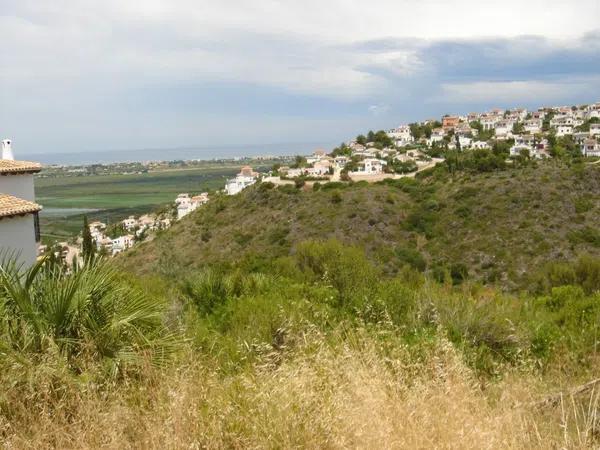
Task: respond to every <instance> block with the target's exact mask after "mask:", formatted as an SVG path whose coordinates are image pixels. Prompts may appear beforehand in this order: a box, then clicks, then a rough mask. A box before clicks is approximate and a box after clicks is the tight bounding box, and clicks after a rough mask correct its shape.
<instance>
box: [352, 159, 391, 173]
mask: <svg viewBox="0 0 600 450" xmlns="http://www.w3.org/2000/svg"><path fill="white" fill-rule="evenodd" d="M358 164H359V165H358V170H357V171H355V172H350V174H351V175H378V174H380V173H383V166H386V165H387V162H386V161H383V160H381V159H377V158H365V159H363V160H362V161H360V162H359V163H358Z"/></svg>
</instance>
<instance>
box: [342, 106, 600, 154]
mask: <svg viewBox="0 0 600 450" xmlns="http://www.w3.org/2000/svg"><path fill="white" fill-rule="evenodd" d="M417 125H419V126H428V125H429V126H430V127H432V128H431V132H430V134H429V135H428V136H419V138H418V139H417V138H415V136H414V135H413V133H412V131H411V127H410V126H409V125H401V126H399V127H398V128H395V129H392V130H389V131H388V132H387V135H388V136H389V137H390V138H391V139H393V140H394V143H395V146H396V147H397V148H402V147H406V146H409V145H414V144H421V145H423V146H427V147H428V148H432V147H436V146H438V147H439V146H442V145H443V146H444V147H445V148H447V149H450V150H454V149H458V150H467V149H488V148H490V144H489V141H490V140H491V139H494V140H498V141H507V140H513V141H514V142H513V143H512V146H511V148H510V155H511V156H518V155H521V154H523V153H524V152H527V153H528V154H529V156H531V157H533V158H538V159H541V158H545V157H548V156H549V139H548V137H549V136H550V134H553V135H554V136H555V137H562V136H571V137H572V138H573V140H574V142H575V143H576V144H577V145H578V146H579V148H580V150H581V153H582V155H583V156H600V143H599V141H598V138H600V102H597V103H593V104H591V105H582V106H560V107H542V108H539V109H537V110H536V111H527V110H526V109H524V108H515V109H510V110H501V109H493V110H491V111H487V112H483V113H470V114H468V115H464V116H450V115H447V116H444V117H442V120H441V122H440V121H435V120H427V121H424V122H420V123H418V124H417ZM484 136H485V137H484ZM354 148H356V145H354Z"/></svg>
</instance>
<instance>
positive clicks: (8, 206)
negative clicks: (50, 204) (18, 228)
mask: <svg viewBox="0 0 600 450" xmlns="http://www.w3.org/2000/svg"><path fill="white" fill-rule="evenodd" d="M41 209H42V207H41V206H40V205H38V204H37V203H34V202H30V201H27V200H23V199H21V198H17V197H13V196H12V195H8V194H0V218H3V217H12V216H20V215H22V214H31V213H34V212H38V211H40V210H41Z"/></svg>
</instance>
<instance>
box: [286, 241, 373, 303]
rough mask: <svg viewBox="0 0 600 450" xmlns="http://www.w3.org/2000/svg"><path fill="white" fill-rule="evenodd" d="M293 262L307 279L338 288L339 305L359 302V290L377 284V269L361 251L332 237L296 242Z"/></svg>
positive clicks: (360, 297)
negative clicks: (324, 239)
mask: <svg viewBox="0 0 600 450" xmlns="http://www.w3.org/2000/svg"><path fill="white" fill-rule="evenodd" d="M296 261H297V264H298V267H299V268H300V270H301V271H302V272H303V273H305V274H306V275H307V276H308V277H309V278H311V279H313V280H321V281H324V282H325V283H330V284H331V285H332V286H333V287H334V288H335V289H336V290H337V291H338V293H339V300H340V302H341V303H342V304H347V303H350V302H351V301H353V300H358V301H361V300H362V295H361V293H362V292H364V290H365V289H367V290H368V289H369V288H371V287H373V286H375V285H376V284H377V280H378V278H377V274H378V272H377V271H376V270H375V268H374V266H373V265H372V264H371V263H370V262H369V261H368V260H367V259H366V257H365V254H364V252H363V251H362V250H360V249H358V248H355V247H349V246H344V245H342V244H341V243H340V242H338V241H335V240H330V241H325V242H321V241H308V242H304V243H302V244H300V245H299V246H298V247H297V250H296Z"/></svg>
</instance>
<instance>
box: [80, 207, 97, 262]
mask: <svg viewBox="0 0 600 450" xmlns="http://www.w3.org/2000/svg"><path fill="white" fill-rule="evenodd" d="M81 236H82V237H83V242H82V244H81V255H82V256H83V259H84V261H89V260H91V259H92V258H93V257H94V253H95V248H94V241H93V240H92V233H91V231H90V226H89V224H88V219H87V216H83V230H81Z"/></svg>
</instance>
